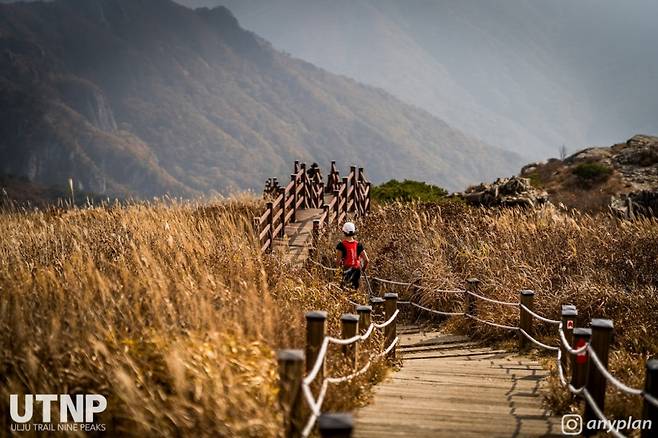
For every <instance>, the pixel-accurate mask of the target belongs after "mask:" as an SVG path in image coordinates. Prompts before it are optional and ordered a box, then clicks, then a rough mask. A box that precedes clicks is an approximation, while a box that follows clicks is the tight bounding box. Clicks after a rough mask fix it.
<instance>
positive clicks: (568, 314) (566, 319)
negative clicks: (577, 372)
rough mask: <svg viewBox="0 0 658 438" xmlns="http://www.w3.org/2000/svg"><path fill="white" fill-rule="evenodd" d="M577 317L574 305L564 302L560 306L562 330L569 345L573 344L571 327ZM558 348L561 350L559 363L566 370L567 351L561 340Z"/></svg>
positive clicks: (573, 325)
mask: <svg viewBox="0 0 658 438" xmlns="http://www.w3.org/2000/svg"><path fill="white" fill-rule="evenodd" d="M577 317H578V311H577V310H576V306H574V305H571V304H565V305H563V306H562V331H563V332H564V337H565V338H567V342H568V343H569V345H572V344H573V329H574V327H575V326H576V318H577ZM560 350H562V359H561V360H560V363H561V364H562V369H563V370H564V371H565V372H566V370H567V367H568V366H569V361H568V360H567V359H568V357H569V352H568V351H567V350H566V348H564V345H563V344H562V341H560Z"/></svg>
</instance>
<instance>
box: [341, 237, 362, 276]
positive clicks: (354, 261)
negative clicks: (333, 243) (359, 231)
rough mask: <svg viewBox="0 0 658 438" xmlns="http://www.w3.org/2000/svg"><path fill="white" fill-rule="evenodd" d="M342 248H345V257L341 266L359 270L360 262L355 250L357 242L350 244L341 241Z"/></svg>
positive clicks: (346, 241) (347, 241)
mask: <svg viewBox="0 0 658 438" xmlns="http://www.w3.org/2000/svg"><path fill="white" fill-rule="evenodd" d="M343 246H344V247H345V257H344V258H343V266H344V267H346V268H355V269H359V268H360V267H361V261H360V260H359V256H358V255H357V253H356V252H357V248H358V246H359V242H357V241H356V240H354V241H352V242H350V241H349V240H343Z"/></svg>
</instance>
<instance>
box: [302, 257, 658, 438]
mask: <svg viewBox="0 0 658 438" xmlns="http://www.w3.org/2000/svg"><path fill="white" fill-rule="evenodd" d="M314 264H316V265H319V266H322V265H321V264H320V263H317V262H314ZM322 267H323V268H325V269H326V270H332V271H336V270H338V268H327V267H325V266H322ZM370 278H371V279H372V280H373V281H377V282H379V283H382V284H389V285H394V286H403V287H407V288H415V289H418V290H436V291H439V292H441V291H445V292H455V293H461V294H463V295H464V296H465V297H466V298H470V299H467V300H466V303H465V304H466V309H465V310H464V311H462V312H459V311H443V310H437V309H432V308H430V307H428V306H425V305H421V304H419V303H416V302H414V301H412V300H406V301H399V302H398V304H402V305H409V306H412V307H414V308H417V309H420V310H422V311H425V312H428V313H432V314H435V315H440V316H462V317H465V318H468V319H472V320H474V321H477V322H480V323H482V324H485V325H488V326H492V327H496V328H501V329H506V330H511V331H517V332H518V333H519V343H520V347H521V348H522V349H523V348H525V347H526V346H527V345H535V346H537V347H539V348H542V349H545V350H547V351H553V352H557V355H556V361H557V372H558V377H559V380H560V382H561V384H562V385H563V386H564V387H566V388H567V389H568V391H569V392H571V393H572V394H574V395H577V396H580V397H582V398H583V400H585V402H586V406H588V409H589V410H587V409H586V412H585V421H587V422H591V421H592V420H594V421H599V420H600V422H601V423H595V424H598V426H596V427H600V425H601V424H604V425H605V427H606V432H609V433H611V434H613V435H614V436H617V437H624V435H623V434H622V432H620V430H618V429H617V428H615V427H614V422H613V421H611V420H610V419H608V418H607V417H606V416H605V414H604V402H605V391H604V390H603V391H602V390H601V388H600V387H598V386H592V385H599V384H600V383H596V384H594V383H592V381H594V379H593V378H588V377H587V376H588V375H592V373H594V372H598V373H600V376H602V379H603V384H605V382H610V383H611V384H612V385H613V386H614V387H616V389H618V390H619V391H621V392H622V393H624V394H627V395H631V396H641V397H643V398H644V400H645V413H646V412H650V413H649V414H646V415H649V416H650V418H651V419H652V420H653V422H654V423H656V424H657V425H658V417H657V412H658V411H657V409H658V385H657V383H656V382H658V360H654V361H650V362H655V363H653V365H652V366H649V365H647V382H649V373H654V374H652V375H653V376H654V377H653V379H652V380H651V381H652V382H653V383H652V385H653V386H652V387H651V388H649V387H647V388H646V389H639V388H634V387H631V386H629V385H626V384H625V383H623V382H622V381H620V380H619V379H618V378H616V377H615V376H614V375H613V374H612V373H610V371H609V370H608V368H607V356H608V354H607V349H608V344H609V341H606V342H605V344H604V350H602V351H604V353H603V356H601V355H600V354H599V351H598V348H603V347H602V344H601V343H600V341H597V342H598V343H597V344H594V342H592V341H591V340H581V341H579V343H576V338H577V336H573V337H574V343H573V345H572V342H571V338H572V333H574V332H575V331H574V325H575V316H574V315H577V311H576V309H575V307H574V306H566V305H565V306H563V309H562V320H557V319H551V318H548V317H545V316H543V315H541V314H539V313H537V312H536V311H534V310H533V306H532V303H533V297H534V292H532V291H521V293H520V301H519V302H510V301H501V300H497V299H494V298H489V297H486V296H484V295H482V294H480V293H477V292H476V290H477V286H478V284H479V281H478V280H477V279H469V281H468V283H469V288H466V289H464V290H461V289H459V290H449V289H446V290H442V289H432V288H431V287H427V286H424V285H419V284H417V283H411V282H404V281H396V280H389V279H384V278H380V277H370ZM471 288H472V289H474V290H469V289H471ZM474 300H480V301H484V302H488V303H491V304H496V305H502V306H506V307H517V308H518V309H519V318H520V324H519V326H511V325H506V324H500V323H498V322H495V321H487V320H485V319H482V318H480V317H478V316H476V315H475V313H476V309H477V307H476V306H475V301H474ZM350 303H352V304H354V305H358V304H357V303H354V302H352V301H350ZM567 308H569V309H567ZM397 313H398V311H396V315H395V316H397ZM533 319H535V320H538V321H540V322H542V323H546V324H550V325H554V326H557V335H558V339H557V345H550V344H548V343H544V342H542V341H540V340H538V339H537V338H536V337H535V335H534V333H533V330H532V320H533ZM596 321H599V322H596ZM600 321H604V322H605V321H607V320H596V319H594V320H592V327H593V328H592V330H593V331H594V332H595V334H594V335H593V336H594V338H596V339H599V340H600V339H603V338H601V336H602V335H601V334H600V331H601V330H604V329H606V325H605V324H607V323H604V324H603V325H601V324H602V323H601V322H600ZM609 324H610V327H609V328H610V330H612V322H611V321H610V322H609ZM565 326H566V329H567V330H568V336H567V333H566V332H565ZM578 330H585V329H578ZM587 330H588V331H589V332H590V333H591V332H592V330H589V329H587ZM604 331H605V330H604ZM396 340H397V339H396ZM595 345H598V347H597V346H595ZM391 348H393V347H391ZM566 354H569V355H571V356H578V357H579V359H578V360H576V359H574V360H573V366H574V367H576V368H579V371H578V372H579V374H578V375H576V373H575V372H572V382H568V381H567V379H566V376H565V366H566V365H567V356H565V355H566ZM602 357H605V360H603V359H602ZM589 363H591V364H592V365H591V366H588V365H587V364H589ZM597 382H598V380H597ZM647 384H648V383H647ZM595 388H596V389H595ZM646 406H649V411H647V408H646ZM588 424H589V423H588ZM589 427H591V426H589Z"/></svg>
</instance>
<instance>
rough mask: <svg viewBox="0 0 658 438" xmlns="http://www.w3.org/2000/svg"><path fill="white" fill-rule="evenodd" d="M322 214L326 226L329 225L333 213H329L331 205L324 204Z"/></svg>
mask: <svg viewBox="0 0 658 438" xmlns="http://www.w3.org/2000/svg"><path fill="white" fill-rule="evenodd" d="M322 213H323V214H324V225H325V226H326V225H329V224H330V223H331V220H330V219H331V217H330V215H331V212H330V211H329V204H322Z"/></svg>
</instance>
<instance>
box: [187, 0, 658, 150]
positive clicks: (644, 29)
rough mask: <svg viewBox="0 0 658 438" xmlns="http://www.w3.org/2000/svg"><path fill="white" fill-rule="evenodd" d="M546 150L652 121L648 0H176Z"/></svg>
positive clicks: (458, 119) (503, 137) (656, 110)
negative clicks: (224, 10)
mask: <svg viewBox="0 0 658 438" xmlns="http://www.w3.org/2000/svg"><path fill="white" fill-rule="evenodd" d="M179 1H180V2H181V3H186V4H190V5H195V6H199V5H208V4H223V5H226V6H227V7H229V8H230V9H231V10H232V11H233V12H234V13H235V14H236V16H237V17H238V19H239V20H240V22H241V23H242V24H243V25H244V26H245V27H246V28H247V29H250V30H254V31H255V32H257V33H259V34H260V35H262V36H263V37H265V38H267V39H268V40H270V41H272V43H273V44H274V46H275V47H277V48H279V49H281V50H285V51H287V52H290V53H291V54H292V55H294V56H297V57H300V58H302V59H306V60H308V61H310V62H312V63H314V64H316V65H318V66H320V67H322V68H326V69H327V70H329V71H332V72H335V73H340V74H344V75H347V76H349V77H353V78H355V79H357V80H359V81H362V82H364V83H367V84H371V85H375V86H378V87H382V88H384V89H386V90H387V91H389V92H391V93H393V94H394V95H395V96H396V97H398V98H400V99H402V100H403V101H405V102H408V103H411V104H414V105H416V106H418V107H420V108H424V109H426V110H427V111H429V112H431V113H432V114H434V115H435V116H437V117H439V118H441V119H443V120H445V121H446V122H447V123H449V124H451V125H452V126H455V127H457V128H458V129H461V130H462V131H464V132H468V133H469V134H471V135H474V136H477V137H478V138H480V139H482V140H483V141H485V142H487V143H489V144H495V145H499V146H501V147H504V148H507V149H509V150H514V151H516V152H518V153H521V154H523V155H524V156H525V157H526V158H528V159H531V160H535V159H544V158H547V157H550V156H555V155H556V154H557V151H558V148H559V147H560V146H561V145H563V144H564V145H566V147H567V149H568V150H570V151H572V152H573V151H575V150H578V149H581V148H582V147H584V146H585V145H592V144H599V145H607V144H611V143H613V142H615V141H617V140H618V139H619V138H629V137H630V136H632V135H634V134H636V133H638V132H643V133H648V134H651V133H656V132H658V87H656V86H655V84H656V83H657V81H658V44H656V43H655V28H656V26H655V17H656V16H658V3H656V2H655V1H653V0H630V1H625V2H618V1H616V0H582V1H577V2H574V1H572V0H551V1H528V0H505V1H497V2H492V1H488V0H441V1H429V0H404V1H402V0H358V1H352V0H331V1H326V0H310V1H309V0H179Z"/></svg>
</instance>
